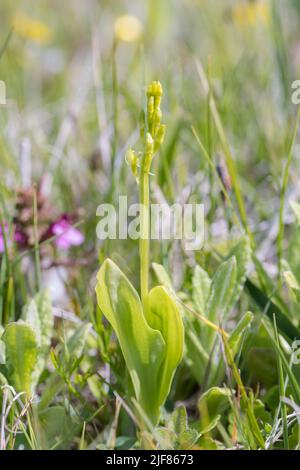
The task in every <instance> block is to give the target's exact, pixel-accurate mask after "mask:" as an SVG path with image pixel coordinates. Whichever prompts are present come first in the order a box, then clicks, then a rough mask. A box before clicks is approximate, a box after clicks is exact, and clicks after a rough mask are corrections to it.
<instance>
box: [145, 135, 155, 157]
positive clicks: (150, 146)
mask: <svg viewBox="0 0 300 470" xmlns="http://www.w3.org/2000/svg"><path fill="white" fill-rule="evenodd" d="M153 147H154V142H153V139H152V136H151V134H150V133H149V132H147V134H146V142H145V152H146V154H151V153H153Z"/></svg>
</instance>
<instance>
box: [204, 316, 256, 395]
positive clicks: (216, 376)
mask: <svg viewBox="0 0 300 470" xmlns="http://www.w3.org/2000/svg"><path fill="white" fill-rule="evenodd" d="M252 320H253V313H251V312H247V313H245V315H244V316H243V317H242V318H241V319H240V321H239V322H238V324H237V325H236V326H235V328H234V330H233V331H232V332H231V333H230V335H229V338H228V346H229V347H230V349H231V351H232V356H233V357H235V356H236V354H237V353H238V351H239V350H240V348H241V345H242V341H243V338H244V334H245V331H246V329H247V328H249V327H250V325H251V322H252ZM212 364H216V366H215V367H212V369H211V372H210V375H209V379H208V386H213V385H218V384H220V383H221V381H222V380H223V379H224V375H225V366H226V364H225V362H224V358H223V355H222V357H221V358H220V351H219V350H218V361H212Z"/></svg>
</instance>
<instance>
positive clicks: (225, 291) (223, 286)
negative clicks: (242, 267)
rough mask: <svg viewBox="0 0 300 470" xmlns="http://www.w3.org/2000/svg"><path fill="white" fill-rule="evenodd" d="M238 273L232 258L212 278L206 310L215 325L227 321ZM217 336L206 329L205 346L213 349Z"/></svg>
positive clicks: (202, 337)
mask: <svg viewBox="0 0 300 470" xmlns="http://www.w3.org/2000/svg"><path fill="white" fill-rule="evenodd" d="M236 272H237V266H236V259H235V257H232V258H229V259H228V260H227V261H224V262H223V263H222V264H221V265H220V266H219V267H218V269H217V271H216V272H215V274H214V276H213V278H212V283H211V288H210V296H209V299H208V303H207V307H206V310H207V317H208V319H209V320H210V321H212V322H213V323H216V324H219V323H220V324H222V323H223V322H224V320H226V317H227V313H228V309H229V306H230V305H231V299H232V295H233V291H234V287H235V282H236ZM215 336H216V332H215V331H214V330H211V329H205V331H203V332H202V334H201V339H202V341H203V344H205V345H206V346H207V347H208V348H211V346H212V344H213V341H214V338H215Z"/></svg>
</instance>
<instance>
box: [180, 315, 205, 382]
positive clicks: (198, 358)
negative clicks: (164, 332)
mask: <svg viewBox="0 0 300 470" xmlns="http://www.w3.org/2000/svg"><path fill="white" fill-rule="evenodd" d="M205 331H207V330H205ZM185 346H186V353H185V355H184V360H185V362H186V363H187V365H188V367H189V368H190V369H191V372H192V373H193V375H194V377H195V379H196V380H197V382H198V384H199V385H201V384H202V382H203V379H204V375H205V371H206V367H207V364H208V362H209V358H210V356H209V353H208V351H207V349H205V348H204V346H203V344H202V341H201V337H200V332H199V321H198V319H197V318H191V317H189V316H188V315H186V316H185Z"/></svg>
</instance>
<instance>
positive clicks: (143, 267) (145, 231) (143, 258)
mask: <svg viewBox="0 0 300 470" xmlns="http://www.w3.org/2000/svg"><path fill="white" fill-rule="evenodd" d="M140 204H141V215H140V217H141V237H140V283H141V299H142V305H143V308H144V309H145V308H146V302H147V296H148V287H149V245H150V243H149V231H150V230H149V227H150V214H149V209H150V197H149V172H148V168H146V165H145V164H143V165H142V168H141V177H140Z"/></svg>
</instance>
